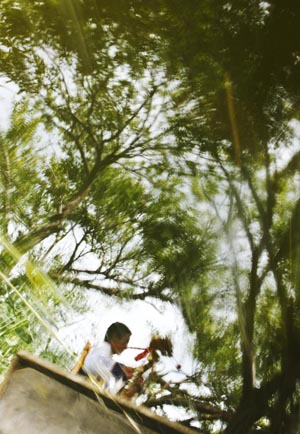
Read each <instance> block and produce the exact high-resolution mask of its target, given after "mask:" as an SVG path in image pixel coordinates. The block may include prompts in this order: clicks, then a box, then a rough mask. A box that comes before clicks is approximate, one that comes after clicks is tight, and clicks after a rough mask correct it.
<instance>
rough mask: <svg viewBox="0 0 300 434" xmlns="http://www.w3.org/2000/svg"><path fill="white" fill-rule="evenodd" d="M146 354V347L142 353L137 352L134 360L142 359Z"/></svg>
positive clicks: (147, 351)
mask: <svg viewBox="0 0 300 434" xmlns="http://www.w3.org/2000/svg"><path fill="white" fill-rule="evenodd" d="M147 354H149V349H148V348H146V349H145V350H144V351H143V352H142V353H139V354H138V355H137V356H135V358H134V360H135V361H138V360H142V359H143V358H144V357H146V356H147Z"/></svg>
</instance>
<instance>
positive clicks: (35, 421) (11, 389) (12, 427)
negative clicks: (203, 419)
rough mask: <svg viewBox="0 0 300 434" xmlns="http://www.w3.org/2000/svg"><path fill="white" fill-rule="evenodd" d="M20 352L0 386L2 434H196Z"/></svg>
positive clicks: (54, 366)
mask: <svg viewBox="0 0 300 434" xmlns="http://www.w3.org/2000/svg"><path fill="white" fill-rule="evenodd" d="M195 432H198V433H199V431H198V430H197V431H196V430H193V429H190V428H186V427H184V426H182V425H180V424H179V423H175V422H171V421H169V420H168V419H166V418H163V417H160V416H158V415H156V414H155V413H153V412H152V411H150V410H149V409H147V408H144V407H142V406H137V405H135V404H133V403H131V402H130V401H128V400H125V399H122V398H120V397H117V396H111V395H109V394H107V393H105V392H104V391H102V390H100V389H99V387H97V385H96V384H92V383H91V382H90V381H89V380H87V379H85V378H84V377H81V376H80V375H75V374H73V373H71V372H67V371H65V370H64V369H62V368H60V367H58V366H56V365H55V364H53V363H50V362H48V361H46V360H43V359H40V358H38V357H36V356H33V355H32V354H30V353H27V352H25V351H20V352H18V353H17V354H16V356H15V358H14V359H13V361H12V363H11V366H10V368H9V370H8V372H7V375H6V378H5V380H4V382H3V383H2V385H1V387H0V433H1V434H134V433H143V434H154V433H160V434H176V433H181V434H195Z"/></svg>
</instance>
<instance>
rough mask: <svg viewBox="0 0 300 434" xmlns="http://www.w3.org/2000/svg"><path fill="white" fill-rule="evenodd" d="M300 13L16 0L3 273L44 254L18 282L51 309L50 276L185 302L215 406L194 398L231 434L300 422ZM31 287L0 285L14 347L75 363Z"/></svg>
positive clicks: (8, 17)
mask: <svg viewBox="0 0 300 434" xmlns="http://www.w3.org/2000/svg"><path fill="white" fill-rule="evenodd" d="M299 16H300V10H299V6H298V5H296V4H295V2H292V1H287V2H282V1H269V2H261V1H258V0H251V1H248V0H238V1H235V2H224V1H216V0H214V1H202V2H201V4H200V3H199V2H195V1H194V0H188V1H186V2H182V1H181V0H175V1H173V2H169V1H164V0H158V1H152V2H150V3H149V2H148V3H147V2H138V1H130V2H129V1H126V0H125V1H122V2H115V1H113V2H111V1H110V2H107V1H105V0H97V1H95V0H93V1H90V0H87V1H85V2H84V6H83V4H81V3H80V2H78V1H75V0H55V1H53V0H43V1H39V2H27V1H24V0H16V1H14V2H11V1H8V0H3V1H2V3H1V10H0V22H1V27H0V73H1V75H2V76H3V77H5V78H6V79H8V80H12V81H13V82H14V83H15V84H16V85H17V86H18V89H19V93H18V101H19V102H18V103H17V104H16V106H15V109H14V111H13V114H12V117H11V124H10V126H9V128H8V129H7V130H6V131H3V132H2V134H1V137H0V168H1V173H0V201H1V206H0V209H1V212H0V228H1V232H2V234H3V235H5V236H6V238H7V239H8V240H9V241H10V242H11V243H13V244H12V247H13V249H10V248H8V247H7V245H6V244H5V242H3V246H4V247H3V251H2V252H1V268H2V272H3V273H4V276H7V277H8V276H10V272H11V270H12V267H13V266H14V265H15V264H16V263H17V262H18V261H19V260H20V258H21V257H22V255H23V254H25V253H26V254H27V255H28V256H29V257H31V258H34V262H36V263H38V264H39V267H36V266H35V265H32V263H29V265H28V264H27V269H26V272H27V276H26V277H25V275H24V273H23V272H22V271H20V272H17V277H14V278H15V281H14V283H15V285H16V287H17V288H19V289H22V291H21V293H22V294H24V296H25V295H27V294H31V295H34V297H33V299H32V300H33V301H34V303H37V302H40V303H41V306H40V310H41V312H42V313H45V314H46V313H47V314H49V316H51V315H50V313H49V310H47V309H46V307H45V306H46V304H47V302H48V301H49V299H48V297H50V299H51V303H50V305H51V306H54V307H55V308H57V309H58V310H60V312H64V309H66V308H65V307H64V304H63V303H62V302H61V301H60V300H59V299H57V298H56V297H55V296H54V295H53V292H51V285H50V287H49V285H48V284H49V281H48V280H47V278H46V276H47V275H46V274H45V273H44V272H42V271H41V270H42V269H44V270H47V272H48V273H49V275H50V276H51V277H52V278H53V280H55V281H57V282H60V283H61V284H65V285H66V287H67V288H68V290H69V289H70V291H72V289H71V288H74V287H75V288H77V287H80V288H86V289H89V288H94V289H97V290H99V291H102V292H103V293H105V294H109V295H114V296H117V297H120V298H123V297H126V298H132V299H135V298H141V299H144V298H146V297H158V298H161V299H162V300H166V301H172V302H176V303H177V304H178V305H180V306H181V309H182V312H183V314H184V317H185V319H186V322H187V324H188V326H189V329H190V331H191V332H193V333H194V336H195V349H194V350H195V356H196V358H197V360H199V371H198V372H196V373H195V376H194V380H195V378H196V382H197V384H198V385H201V383H202V382H204V383H205V384H206V385H207V386H208V388H209V390H210V396H211V402H210V404H211V403H213V404H214V408H213V410H208V409H207V407H205V406H203V402H205V400H202V399H201V398H202V396H201V392H199V393H198V395H197V402H196V404H195V402H193V403H190V401H189V400H191V397H189V398H188V399H187V398H186V395H184V394H182V395H180V397H181V398H182V400H183V401H184V403H186V402H187V401H188V402H189V405H190V406H191V407H193V408H197V410H196V411H195V412H196V414H197V418H198V419H199V420H200V421H201V420H202V419H204V420H206V419H209V418H210V417H213V418H214V417H215V418H216V419H220V420H222V421H225V423H226V424H227V423H228V428H227V431H226V432H227V433H229V434H236V433H239V432H240V431H239V430H238V429H239V427H240V426H241V425H239V424H242V425H243V430H244V432H247V431H249V430H250V429H251V428H252V427H253V426H255V424H258V425H260V427H261V428H262V429H264V424H265V422H264V423H262V422H261V421H262V420H265V421H266V420H267V422H268V423H269V424H270V425H271V428H270V429H271V431H272V429H273V428H274V429H273V431H272V432H274V433H275V432H276V433H277V434H281V433H284V432H289V431H288V430H289V429H290V428H289V427H290V425H289V424H291V423H292V420H294V419H295V420H298V421H299V416H297V412H296V408H297V402H298V401H297V399H296V397H295V391H296V389H297V384H298V382H299V372H298V371H299V370H297V369H296V366H298V365H299V361H300V356H299V354H298V353H299V351H298V350H297V348H299V342H300V337H299V336H300V325H299V311H300V296H299V294H300V292H299V281H300V280H299V276H300V271H299V257H300V255H299V251H300V250H299V245H300V242H299V236H298V235H297V234H298V233H299V200H298V196H299V175H298V173H299V149H298V145H299V144H298V143H297V142H296V138H295V133H294V130H293V129H292V128H291V125H290V121H291V120H294V122H295V120H297V119H298V118H299V95H300V94H299V86H298V77H299V65H300V63H299V56H300V46H299V38H298V32H299V30H298V22H299ZM292 142H293V143H292ZM293 147H294V149H295V148H297V150H296V151H294V150H293ZM283 150H285V151H287V150H289V153H286V154H285V155H286V157H285V158H286V165H285V166H284V165H283V164H282V161H280V160H281V159H280V157H278V155H280V153H279V151H283ZM5 246H6V247H5ZM62 246H63V247H62ZM64 246H68V248H67V249H66V248H64ZM5 249H6V251H5ZM92 259H93V260H92ZM87 264H88V265H87ZM25 274H26V273H25ZM10 277H11V276H10ZM28 282H30V284H29V285H28ZM24 285H25V286H24ZM21 293H20V294H21ZM71 293H72V292H71ZM16 294H17V293H16V292H14V295H12V293H11V292H10V291H9V290H8V289H7V287H6V286H5V287H3V290H2V292H1V297H2V298H3V299H2V304H1V306H2V309H3V311H2V317H3V326H2V327H1V330H3V335H1V336H3V339H2V338H1V339H2V340H3V344H2V346H1V348H3V350H2V354H3V358H4V359H5V360H8V358H9V357H10V356H11V354H13V352H14V351H15V350H16V349H17V348H18V347H19V346H23V347H25V348H31V349H33V350H35V349H37V348H39V351H40V352H41V353H42V354H44V355H46V356H47V357H48V358H52V360H54V361H56V362H60V363H63V360H64V357H65V356H64V355H63V354H62V353H61V350H60V349H59V348H56V347H54V346H52V342H50V343H49V345H48V344H46V345H45V342H46V341H47V339H46V337H45V335H43V334H41V335H40V338H41V339H40V340H39V339H38V338H39V335H38V332H39V330H40V320H38V319H37V317H35V318H36V320H34V321H32V320H31V319H32V315H33V312H32V310H30V307H29V306H27V308H26V309H25V310H24V315H23V312H22V309H21V307H20V306H21V305H22V303H24V300H22V297H20V296H18V297H17V295H16ZM28 309H29V311H28ZM54 311H55V309H54ZM54 311H53V312H54ZM225 313H227V317H228V318H225V317H226V315H225ZM53 315H54V313H53ZM42 341H43V342H42ZM35 345H36V346H35ZM61 357H62V358H61ZM67 358H68V357H67V356H66V359H67ZM68 360H69V359H68ZM65 362H66V364H68V361H67V360H65ZM254 368H255V369H254ZM3 369H4V367H3ZM255 370H256V376H255V375H254V372H255ZM278 375H279V376H282V377H280V378H281V380H282V381H279V382H277V381H278ZM285 382H287V383H288V387H287V386H286V383H285ZM160 384H162V383H160ZM257 384H259V386H260V387H259V389H258V388H257V387H256V386H257ZM285 387H286V388H285ZM175 389H176V388H174V390H173V392H174V396H176V398H178V395H177V394H176V393H179V392H178V390H179V387H178V388H177V390H176V393H175ZM254 395H255V396H254ZM278 397H279V398H278ZM258 398H259V399H258ZM277 398H278V399H277ZM165 399H167V398H165ZM160 404H161V401H160ZM247 404H248V405H247ZM250 404H251V405H250ZM194 406H195V407H194ZM197 406H198V407H197ZM221 408H222V409H224V411H225V413H226V414H225V415H224V413H222V412H221V411H220V409H221ZM216 409H217V410H219V411H218V412H217V411H216ZM234 411H235V414H234V416H233V415H232V414H233V413H232V412H234ZM216 414H217V416H216ZM212 415H215V416H212ZM293 418H294V419H293ZM297 418H298V419H297ZM244 421H247V424H248V425H247V426H246V425H245V424H244ZM202 428H205V429H207V430H209V429H210V430H211V431H213V429H214V428H213V424H212V423H211V422H210V421H205V422H203V425H202ZM253 429H255V428H253ZM275 429H276V431H275Z"/></svg>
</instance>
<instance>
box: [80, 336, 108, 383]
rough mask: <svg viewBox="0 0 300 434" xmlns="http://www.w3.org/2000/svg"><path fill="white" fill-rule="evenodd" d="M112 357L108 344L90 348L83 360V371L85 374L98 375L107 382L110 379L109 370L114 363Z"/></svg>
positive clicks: (104, 343)
mask: <svg viewBox="0 0 300 434" xmlns="http://www.w3.org/2000/svg"><path fill="white" fill-rule="evenodd" d="M112 356H113V354H112V351H111V346H110V344H109V343H108V342H103V344H101V345H100V346H98V347H93V348H91V350H90V351H89V353H88V355H87V356H86V358H85V361H84V365H83V369H84V371H85V372H86V373H87V374H90V375H95V376H97V375H100V377H101V378H103V380H104V381H106V382H108V381H109V379H110V378H111V370H112V368H113V366H114V364H115V363H116V362H115V361H114V360H113V358H112Z"/></svg>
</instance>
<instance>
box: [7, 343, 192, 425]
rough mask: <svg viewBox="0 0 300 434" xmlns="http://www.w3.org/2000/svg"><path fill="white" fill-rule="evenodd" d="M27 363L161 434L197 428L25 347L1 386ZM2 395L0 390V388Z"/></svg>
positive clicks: (18, 354)
mask: <svg viewBox="0 0 300 434" xmlns="http://www.w3.org/2000/svg"><path fill="white" fill-rule="evenodd" d="M26 367H30V368H33V369H35V370H37V371H39V372H41V373H42V374H44V375H46V376H48V377H50V378H52V379H55V380H56V381H59V382H60V383H62V384H64V385H66V386H67V387H70V388H71V389H73V390H76V391H78V392H79V393H81V394H83V395H85V396H87V397H88V398H90V399H93V400H95V401H99V399H100V400H101V401H102V402H103V403H104V404H105V406H106V407H107V408H108V409H111V410H114V411H117V412H118V413H121V414H124V413H125V414H126V415H129V416H130V417H132V419H134V420H135V421H137V422H138V423H139V424H140V425H143V426H145V427H148V428H150V429H152V430H154V431H155V432H157V433H164V434H195V432H197V433H199V430H196V429H195V430H194V429H191V428H187V427H184V426H182V425H180V424H179V423H176V422H171V421H169V420H168V419H166V418H163V417H160V416H158V415H156V414H155V413H153V412H152V411H150V410H149V409H147V408H146V407H142V406H137V405H135V404H133V403H131V402H130V401H127V400H125V399H122V398H119V397H117V396H112V395H109V394H107V393H105V392H104V391H103V390H100V389H99V388H98V387H97V386H96V385H93V384H92V383H91V382H90V381H89V380H87V379H85V378H84V377H82V376H80V375H74V374H72V373H70V372H67V371H65V370H64V369H62V368H60V367H59V366H57V365H55V364H53V363H51V362H48V361H47V360H44V359H41V358H38V357H36V356H34V355H32V354H30V353H28V352H26V351H19V352H18V353H17V355H16V356H15V359H14V360H13V362H12V364H11V367H10V369H9V371H8V373H7V378H6V379H5V381H4V383H3V386H2V387H6V386H5V385H6V384H7V381H9V377H10V375H11V373H12V372H13V371H15V370H17V369H22V368H26ZM0 397H1V390H0Z"/></svg>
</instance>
